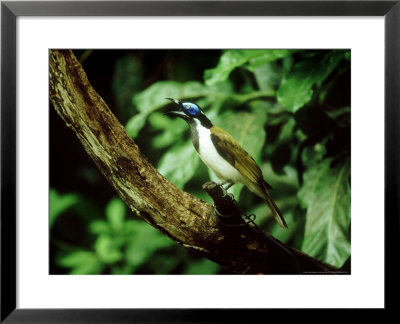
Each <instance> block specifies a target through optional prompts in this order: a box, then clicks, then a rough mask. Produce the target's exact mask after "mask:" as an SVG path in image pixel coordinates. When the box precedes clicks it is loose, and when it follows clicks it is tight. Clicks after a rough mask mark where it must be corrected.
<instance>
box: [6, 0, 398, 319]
mask: <svg viewBox="0 0 400 324" xmlns="http://www.w3.org/2000/svg"><path fill="white" fill-rule="evenodd" d="M18 16H380V17H384V19H385V309H391V308H392V306H394V305H395V303H396V301H395V298H394V297H393V299H392V298H390V296H396V294H393V293H394V292H395V291H394V290H395V289H396V287H397V285H396V283H398V279H397V277H398V276H397V275H396V271H395V270H394V267H392V266H390V265H389V263H390V262H391V261H390V260H391V259H392V258H394V257H395V256H396V255H398V251H397V250H396V245H395V244H393V241H392V240H393V239H394V238H395V237H396V236H397V235H398V234H399V224H400V222H399V205H400V204H399V203H398V199H399V197H400V196H399V186H398V184H399V179H400V178H399V155H400V147H399V120H400V118H399V117H400V114H399V104H400V65H399V61H400V0H396V1H147V2H146V1H123V2H119V1H115V2H112V1H101V2H97V1H94V2H93V1H92V2H88V1H86V2H85V1H82V2H76V1H74V2H60V1H29V2H28V1H26V2H25V1H21V2H20V1H18V2H14V1H4V2H2V3H1V322H3V321H4V323H31V322H37V323H89V322H90V323H97V322H101V323H131V322H135V323H154V322H157V323H158V322H160V323H169V322H174V323H199V322H206V323H207V322H212V323H218V322H237V321H243V316H244V317H248V316H251V318H258V316H260V317H263V316H270V315H266V314H264V313H265V312H266V311H268V310H267V309H262V310H254V309H253V310H244V309H235V310H227V309H214V310H210V309H207V310H204V309H203V310H194V309H147V310H145V309H101V310H99V309H97V310H94V309H18V308H16V299H17V294H16V211H17V209H16V207H17V206H16V190H17V187H16V162H17V157H16V129H17V128H16V54H17V53H16V37H17V31H16V19H17V17H18ZM366 95H368V94H366ZM366 158H367V157H366ZM372 173H373V171H371V174H370V175H366V177H369V176H373V174H372ZM373 190H374V189H373V188H371V197H372V196H373V194H374V193H373ZM373 239H374V235H373V233H371V240H372V241H373ZM371 262H373V256H371ZM266 293H268V292H266ZM245 298H249V296H245ZM245 322H246V321H245ZM247 322H248V321H247Z"/></svg>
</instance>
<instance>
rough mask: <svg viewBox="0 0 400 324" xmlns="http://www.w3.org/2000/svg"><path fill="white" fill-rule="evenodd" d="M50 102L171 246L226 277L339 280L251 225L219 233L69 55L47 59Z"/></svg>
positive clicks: (218, 194)
mask: <svg viewBox="0 0 400 324" xmlns="http://www.w3.org/2000/svg"><path fill="white" fill-rule="evenodd" d="M50 100H51V102H52V104H53V106H54V108H55V109H56V111H57V112H58V114H59V115H60V116H61V117H62V118H63V120H64V121H65V123H66V124H67V126H68V127H70V128H71V129H72V130H73V132H74V133H75V134H76V135H77V136H78V138H79V140H80V141H81V143H82V145H83V146H84V148H85V150H86V152H87V153H88V154H89V156H90V157H91V158H92V159H93V161H94V162H95V163H96V165H97V166H98V167H99V169H100V170H101V172H102V173H103V174H104V176H105V177H106V178H107V180H108V181H109V182H110V183H111V185H112V186H113V187H114V189H115V190H116V192H117V193H118V195H119V196H120V197H121V199H122V200H123V201H124V202H125V203H126V204H127V205H128V206H129V207H130V208H131V209H132V210H133V211H135V212H136V213H138V215H139V216H140V217H141V218H143V219H144V220H145V221H146V222H147V223H149V224H150V225H152V226H154V227H155V228H157V229H159V230H160V231H161V232H163V233H165V234H166V235H168V236H169V237H170V238H172V239H173V240H175V241H176V242H178V243H179V244H181V245H183V246H185V247H187V248H189V249H192V250H195V251H197V252H198V253H200V254H201V255H202V256H204V257H207V258H209V259H211V260H213V261H215V262H217V263H219V264H220V265H222V266H224V267H226V268H227V269H229V270H230V271H232V272H234V273H253V274H257V273H259V274H267V273H275V274H280V273H340V272H338V271H337V269H336V268H334V267H332V266H329V265H327V264H324V263H322V262H319V261H317V260H315V259H313V258H311V257H309V256H307V255H305V254H304V253H301V252H299V251H297V250H295V249H294V248H292V247H290V246H288V245H286V244H283V243H281V242H279V241H278V240H277V239H275V238H273V237H272V236H270V235H269V234H265V233H263V232H262V231H261V230H259V229H258V228H257V226H255V225H254V224H252V223H249V224H246V223H241V225H240V226H224V225H222V224H221V222H220V221H219V220H218V217H217V216H216V215H215V213H214V208H213V207H212V206H211V205H209V204H206V203H205V202H203V201H201V200H199V199H198V198H196V197H193V196H192V195H190V194H188V193H186V192H183V191H181V190H180V189H178V188H177V187H176V186H174V185H173V184H172V183H170V182H169V181H168V180H167V179H165V178H164V177H163V176H162V175H161V174H160V173H158V171H157V170H156V169H155V168H154V166H153V165H152V164H151V163H150V162H149V161H148V160H147V159H146V157H145V156H144V155H143V154H142V153H141V152H140V150H139V148H138V146H137V145H136V144H135V142H134V141H133V140H132V139H131V138H130V137H129V136H128V134H127V133H126V131H125V129H124V127H123V126H122V125H121V124H120V123H119V122H118V120H117V119H116V117H115V116H114V115H113V114H112V112H111V111H110V110H109V108H108V107H107V105H106V103H105V102H104V101H103V99H102V98H101V97H100V96H99V95H98V94H97V92H96V91H95V90H94V89H93V88H92V86H91V85H90V83H89V81H88V79H87V77H86V74H85V72H84V71H83V69H82V67H81V66H80V64H79V62H78V61H77V59H76V58H75V56H74V55H73V53H72V52H71V51H68V50H52V51H50ZM203 188H204V189H205V190H206V191H207V192H208V194H209V195H210V196H211V197H212V198H213V199H214V202H215V204H216V206H217V208H218V210H219V212H221V213H223V214H231V213H232V211H233V214H234V213H235V208H236V205H234V204H233V205H232V203H233V202H232V200H230V201H231V202H229V201H228V200H226V197H224V195H223V192H222V191H221V188H220V187H219V186H217V185H215V184H213V183H208V184H206V185H205V186H204V187H203ZM237 212H239V211H237ZM236 220H238V218H237V217H236ZM239 223H240V220H239Z"/></svg>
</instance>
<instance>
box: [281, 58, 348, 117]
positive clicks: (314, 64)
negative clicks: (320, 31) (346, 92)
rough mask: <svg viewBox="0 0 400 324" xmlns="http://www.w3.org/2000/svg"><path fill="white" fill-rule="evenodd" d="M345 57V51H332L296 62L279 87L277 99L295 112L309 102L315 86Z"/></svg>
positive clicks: (287, 108)
mask: <svg viewBox="0 0 400 324" xmlns="http://www.w3.org/2000/svg"><path fill="white" fill-rule="evenodd" d="M343 58H344V52H343V51H332V52H329V53H328V54H325V55H324V56H322V57H315V58H312V59H308V60H303V61H300V62H298V63H297V64H295V66H294V67H293V69H292V71H291V72H290V73H289V74H288V75H286V76H285V77H284V78H283V80H282V82H281V84H280V86H279V89H278V93H277V99H278V102H279V103H280V104H281V105H283V106H284V107H285V108H286V110H288V111H290V112H295V111H296V110H297V109H299V108H301V107H303V106H304V105H305V104H307V103H308V102H309V101H310V100H311V98H312V95H313V92H314V90H313V87H315V86H316V85H320V84H321V83H322V82H323V81H324V80H325V79H326V78H327V77H328V76H329V75H330V74H331V73H332V72H333V70H334V69H335V68H337V66H338V65H339V63H340V61H341V60H342V59H343Z"/></svg>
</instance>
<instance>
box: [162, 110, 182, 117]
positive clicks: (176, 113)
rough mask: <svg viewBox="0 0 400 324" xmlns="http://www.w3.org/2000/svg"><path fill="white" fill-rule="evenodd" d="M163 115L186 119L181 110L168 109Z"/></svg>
mask: <svg viewBox="0 0 400 324" xmlns="http://www.w3.org/2000/svg"><path fill="white" fill-rule="evenodd" d="M164 115H168V116H172V117H180V118H183V119H187V116H186V114H185V113H184V112H182V111H168V112H166V113H165V114H164Z"/></svg>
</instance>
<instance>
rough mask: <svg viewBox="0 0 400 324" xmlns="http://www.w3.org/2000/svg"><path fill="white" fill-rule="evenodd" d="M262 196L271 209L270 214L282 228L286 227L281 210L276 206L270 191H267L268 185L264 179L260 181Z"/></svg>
mask: <svg viewBox="0 0 400 324" xmlns="http://www.w3.org/2000/svg"><path fill="white" fill-rule="evenodd" d="M261 186H262V198H263V199H264V201H265V202H266V204H267V205H268V207H269V208H270V209H271V211H272V214H273V215H274V218H275V220H276V221H277V222H278V224H279V225H280V226H281V227H283V228H288V226H287V224H286V222H285V219H284V218H283V216H282V213H281V211H280V210H279V208H278V206H277V205H276V204H275V201H274V200H273V199H272V197H271V195H270V193H269V192H268V185H267V183H266V182H265V181H262V184H261Z"/></svg>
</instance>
